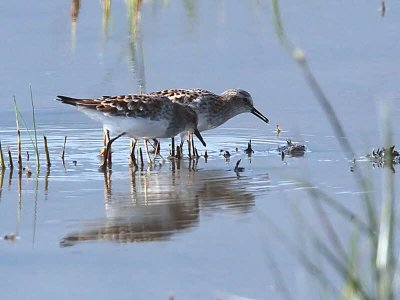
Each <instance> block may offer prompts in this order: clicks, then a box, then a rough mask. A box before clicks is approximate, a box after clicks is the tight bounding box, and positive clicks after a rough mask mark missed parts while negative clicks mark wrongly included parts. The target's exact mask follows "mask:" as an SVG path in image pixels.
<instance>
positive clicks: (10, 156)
mask: <svg viewBox="0 0 400 300" xmlns="http://www.w3.org/2000/svg"><path fill="white" fill-rule="evenodd" d="M7 152H8V162H9V165H10V168H11V169H13V168H14V163H13V159H12V155H11V150H10V147H9V146H7Z"/></svg>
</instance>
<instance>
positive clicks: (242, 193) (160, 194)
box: [60, 162, 269, 247]
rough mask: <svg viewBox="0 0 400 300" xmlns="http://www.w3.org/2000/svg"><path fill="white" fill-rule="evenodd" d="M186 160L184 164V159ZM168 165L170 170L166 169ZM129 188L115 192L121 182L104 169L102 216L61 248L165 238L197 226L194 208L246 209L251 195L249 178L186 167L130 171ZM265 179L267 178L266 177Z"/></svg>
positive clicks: (252, 200) (251, 203) (250, 205)
mask: <svg viewBox="0 0 400 300" xmlns="http://www.w3.org/2000/svg"><path fill="white" fill-rule="evenodd" d="M185 164H186V162H185ZM171 169H172V168H171ZM131 170H132V172H131V178H130V181H131V185H130V192H121V191H117V189H116V188H114V189H112V188H113V186H115V187H117V188H121V187H122V186H125V184H126V182H121V181H120V179H118V181H117V180H114V181H112V180H111V177H112V174H111V173H110V172H106V173H104V197H105V213H106V216H105V217H104V218H99V219H95V220H93V221H91V222H90V224H87V225H85V228H84V229H82V230H81V231H79V232H75V233H71V234H68V235H67V236H65V237H64V238H63V239H62V240H61V242H60V246H61V247H67V246H73V245H76V244H79V243H81V242H87V241H108V242H115V243H133V242H147V241H160V240H168V239H170V238H171V237H172V236H173V235H175V234H178V233H183V232H186V231H187V230H189V229H190V228H192V227H195V226H199V215H200V211H203V210H205V211H214V210H222V209H223V210H226V211H229V212H232V213H243V214H245V213H248V212H250V211H251V210H252V208H253V207H254V205H255V194H254V192H252V191H249V190H248V189H247V188H246V187H247V186H248V185H249V184H251V180H252V179H251V178H246V177H241V179H240V180H238V179H237V177H236V176H234V175H233V174H232V173H229V172H227V171H223V170H200V171H193V170H192V169H191V168H186V166H185V167H184V168H183V167H182V168H177V167H176V166H175V168H174V171H172V170H164V169H162V170H159V171H157V172H151V171H150V172H141V171H135V170H133V169H131ZM268 181H269V180H268Z"/></svg>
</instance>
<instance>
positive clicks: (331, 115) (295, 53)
mask: <svg viewBox="0 0 400 300" xmlns="http://www.w3.org/2000/svg"><path fill="white" fill-rule="evenodd" d="M278 2H279V1H278V0H272V10H273V17H274V25H275V32H276V34H277V36H278V38H279V41H280V42H281V44H282V46H283V47H284V48H285V49H286V50H288V51H289V53H290V54H291V55H292V57H293V59H294V60H295V61H296V62H297V63H298V65H299V67H300V69H301V71H302V72H303V76H304V78H305V80H306V83H307V84H308V85H309V87H310V89H311V91H312V92H313V93H314V96H315V97H316V99H317V102H318V104H319V105H320V106H321V108H322V109H323V111H324V112H325V115H326V116H327V119H328V121H329V123H330V124H331V126H332V128H333V131H334V132H335V136H336V139H337V141H338V143H339V145H340V147H341V149H342V151H343V153H344V154H345V155H346V156H347V158H348V159H351V158H352V157H353V156H354V151H353V148H352V146H351V143H350V141H349V139H348V138H347V135H346V133H345V131H344V128H343V126H342V125H341V123H340V121H339V118H338V117H337V115H336V113H335V111H334V109H333V106H332V105H331V103H330V102H329V100H328V98H327V96H326V95H325V93H324V92H323V90H322V88H321V86H320V84H319V83H318V81H317V79H316V77H315V76H314V74H313V73H312V71H311V69H310V67H309V65H308V62H307V59H306V56H305V54H304V52H303V50H302V49H300V48H299V47H297V46H296V45H294V44H293V43H292V42H291V41H290V40H289V38H288V37H287V36H286V33H285V31H284V29H283V24H282V21H281V17H280V11H279V4H278ZM385 110H386V113H385V116H384V117H383V121H384V130H383V132H384V147H386V148H387V149H390V147H391V145H392V143H391V126H390V124H389V121H390V118H389V117H388V115H387V114H388V113H387V108H385ZM389 160H392V158H391V157H390V158H389ZM353 174H355V175H356V176H355V179H356V181H357V183H358V185H359V187H360V188H361V190H362V191H363V193H362V194H361V198H362V200H363V201H362V203H363V204H364V212H365V213H366V215H367V226H363V228H364V229H365V228H367V229H368V230H367V238H368V241H369V245H370V248H369V250H370V252H371V253H370V255H369V259H370V271H371V274H369V275H370V276H371V277H370V278H368V279H369V280H370V282H368V283H372V289H371V290H368V293H367V291H366V290H365V289H364V287H363V285H364V284H365V283H366V282H367V281H366V278H365V272H364V273H363V272H361V270H358V271H359V272H357V270H354V268H355V267H356V266H357V264H356V263H355V259H356V258H354V257H352V256H351V255H350V256H349V255H348V254H347V253H343V252H344V249H343V248H342V247H341V246H340V245H338V238H337V236H336V233H335V232H334V227H333V226H332V224H330V222H323V224H324V230H325V232H326V233H327V234H328V237H329V239H330V241H331V242H333V243H334V244H336V247H335V248H336V252H335V253H333V252H332V251H331V249H330V248H329V247H327V246H326V244H325V243H323V242H322V241H321V240H320V239H318V240H316V242H317V243H318V249H319V250H320V251H321V253H322V254H323V255H324V256H325V258H326V259H327V260H328V261H329V263H330V265H331V266H333V267H334V268H335V269H337V272H338V274H339V275H341V277H342V279H343V280H344V281H345V282H346V283H348V284H350V286H351V287H352V292H353V293H355V295H357V299H382V300H391V299H394V291H395V290H394V274H395V270H396V262H395V260H394V250H395V249H394V246H393V243H394V241H393V236H394V233H393V230H394V229H395V227H394V220H395V215H394V182H393V173H392V171H391V170H390V169H386V170H385V176H384V186H383V190H384V195H383V204H382V211H381V217H380V219H379V218H378V215H377V213H376V207H375V205H374V203H375V202H374V201H373V200H374V199H372V193H369V191H370V189H371V183H370V181H369V180H367V178H366V177H365V176H364V174H363V172H362V170H360V169H359V168H358V169H357V172H354V173H353ZM315 200H316V201H319V200H320V198H315ZM336 207H337V206H336ZM314 208H315V209H316V211H317V213H318V214H319V215H320V217H321V219H327V218H328V217H327V215H326V214H325V213H324V212H323V211H322V210H321V207H320V206H318V207H314ZM338 208H339V207H338ZM338 211H339V212H342V213H343V212H344V213H345V214H347V212H345V211H344V210H343V209H341V208H339V210H338ZM358 225H359V224H358ZM359 229H360V228H358V226H357V230H359ZM358 232H359V231H358ZM363 232H364V233H365V231H363ZM353 248H354V247H353ZM343 263H344V265H343ZM310 270H311V269H310ZM311 271H312V270H311ZM357 273H360V274H357Z"/></svg>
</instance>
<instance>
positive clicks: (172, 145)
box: [171, 137, 175, 158]
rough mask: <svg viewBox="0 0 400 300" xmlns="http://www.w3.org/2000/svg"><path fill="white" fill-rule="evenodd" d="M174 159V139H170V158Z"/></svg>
mask: <svg viewBox="0 0 400 300" xmlns="http://www.w3.org/2000/svg"><path fill="white" fill-rule="evenodd" d="M174 157H175V137H172V138H171V158H174Z"/></svg>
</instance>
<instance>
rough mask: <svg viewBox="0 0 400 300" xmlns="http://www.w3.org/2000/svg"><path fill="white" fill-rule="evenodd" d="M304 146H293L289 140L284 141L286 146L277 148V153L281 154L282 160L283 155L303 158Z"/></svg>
mask: <svg viewBox="0 0 400 300" xmlns="http://www.w3.org/2000/svg"><path fill="white" fill-rule="evenodd" d="M306 149H307V148H306V146H305V145H303V144H297V143H296V144H295V143H293V142H292V140H291V139H287V140H286V145H284V146H279V147H278V151H279V152H280V153H281V158H282V160H284V159H285V155H290V156H294V157H300V156H304V153H305V152H306Z"/></svg>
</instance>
